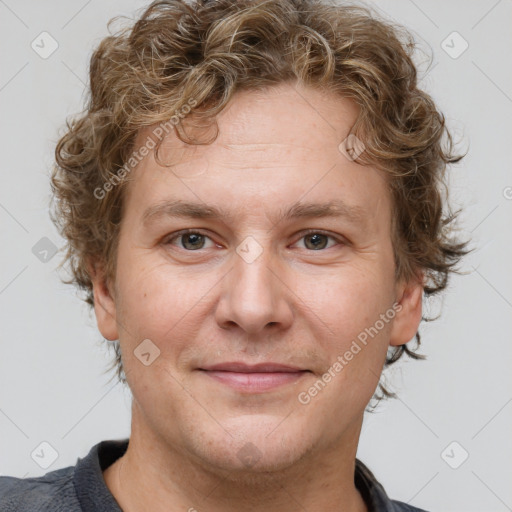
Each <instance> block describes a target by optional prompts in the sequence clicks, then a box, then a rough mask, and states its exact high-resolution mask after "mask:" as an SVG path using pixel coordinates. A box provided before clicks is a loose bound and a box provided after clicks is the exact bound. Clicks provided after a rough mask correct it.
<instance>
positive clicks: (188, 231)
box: [164, 229, 347, 252]
mask: <svg viewBox="0 0 512 512" xmlns="http://www.w3.org/2000/svg"><path fill="white" fill-rule="evenodd" d="M189 234H196V235H202V236H204V237H206V238H210V240H211V237H209V236H208V235H207V234H206V233H205V232H204V231H202V230H200V229H183V230H181V231H178V232H176V233H173V234H172V236H170V237H168V238H166V239H165V240H164V245H172V244H171V242H173V241H174V240H176V239H179V238H180V237H182V236H184V235H189ZM312 234H315V235H324V236H326V237H327V238H331V239H332V240H335V241H336V242H337V243H338V244H342V245H346V244H347V242H346V241H345V240H342V239H340V238H338V237H335V236H333V235H332V234H330V233H328V232H326V231H322V230H321V229H309V230H306V231H302V232H301V233H300V235H301V236H300V238H299V240H301V239H302V238H304V237H306V236H308V235H312ZM331 248H332V247H327V248H325V249H319V250H318V251H315V250H312V249H306V250H310V251H311V252H322V251H326V250H327V249H331ZM180 249H182V250H183V251H186V252H199V251H200V250H201V249H197V250H195V251H191V250H188V249H184V248H182V247H180Z"/></svg>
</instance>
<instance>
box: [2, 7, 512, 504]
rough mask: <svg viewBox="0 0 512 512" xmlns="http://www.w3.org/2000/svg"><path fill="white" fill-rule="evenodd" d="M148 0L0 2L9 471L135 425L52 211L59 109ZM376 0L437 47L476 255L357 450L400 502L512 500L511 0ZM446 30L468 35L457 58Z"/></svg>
mask: <svg viewBox="0 0 512 512" xmlns="http://www.w3.org/2000/svg"><path fill="white" fill-rule="evenodd" d="M143 5H145V3H144V2H142V1H135V0H130V1H127V0H115V1H110V2H108V3H107V2H100V1H99V0H89V1H85V2H83V1H69V0H68V1H66V2H64V1H63V0H62V1H57V0H51V1H46V2H35V1H32V2H29V1H16V2H15V1H14V0H5V1H4V0H0V48H1V55H0V108H1V113H2V116H1V119H2V123H1V125H0V129H1V132H0V141H1V147H2V153H1V155H2V159H1V165H0V168H1V174H2V181H1V183H2V186H1V187H0V226H1V231H0V233H1V247H2V249H1V252H2V265H1V266H0V312H1V313H0V314H1V325H2V328H1V340H0V343H1V345H0V347H1V355H0V474H8V475H14V476H20V477H28V476H39V475H42V474H44V473H46V472H47V471H50V470H54V469H57V468H60V467H64V466H67V465H71V464H75V462H76V459H77V457H78V456H81V457H82V456H84V455H85V454H86V453H87V452H88V450H89V449H90V447H91V446H92V445H93V444H94V443H96V442H98V441H100V440H103V439H116V438H122V437H127V436H128V435H129V421H130V410H129V404H130V394H129V391H126V390H123V389H122V387H121V385H119V384H116V383H115V382H116V381H115V380H111V381H109V375H107V374H105V373H104V370H105V367H106V365H107V363H108V361H109V357H110V355H109V353H108V352H107V350H106V345H105V344H104V343H103V340H102V338H101V335H100V334H99V332H98V331H97V329H96V326H95V319H94V316H93V315H91V314H89V312H88V310H87V307H86V305H85V304H82V302H81V301H80V300H79V299H78V297H77V295H76V293H75V291H74V290H73V289H72V287H70V286H67V285H64V284H61V283H60V281H59V278H58V274H57V273H56V270H55V269H56V266H57V264H58V262H59V261H60V254H59V253H58V254H56V255H55V256H53V257H51V251H49V252H47V253H46V254H45V253H44V250H48V249H51V247H52V246H53V245H55V246H60V245H61V243H62V240H61V239H60V238H59V236H58V235H57V233H56V231H55V229H54V227H53V225H52V224H51V221H50V219H49V216H48V201H49V191H50V189H49V180H48V176H49V169H50V167H51V164H52V158H53V150H54V146H55V143H56V141H57V139H58V135H59V133H61V132H60V131H59V130H61V129H62V125H63V122H64V120H65V118H66V117H67V116H68V115H70V114H72V113H75V112H77V111H79V110H81V108H82V101H83V89H84V83H86V82H87V65H88V59H89V56H90V54H91V51H92V48H93V47H94V46H95V45H96V44H97V43H98V42H99V41H100V39H101V38H102V37H104V36H105V35H107V29H106V23H107V21H108V20H109V19H110V18H112V17H113V16H115V15H120V14H126V15H133V14H134V12H135V10H136V9H138V8H140V7H142V6H143ZM373 5H375V6H376V5H377V3H374V4H373ZM378 10H379V11H380V12H381V13H382V14H384V15H385V16H386V17H388V18H392V19H395V20H396V21H397V22H398V23H400V24H404V25H405V26H406V27H408V28H409V29H410V30H412V31H413V33H414V34H415V36H416V38H417V40H418V42H419V43H420V46H421V48H423V49H424V50H425V51H426V52H433V55H434V58H433V63H432V66H431V69H430V71H428V73H427V64H428V57H427V56H426V55H423V56H422V55H421V54H418V64H419V66H420V73H421V77H422V85H423V87H424V88H425V89H426V90H427V91H429V92H430V93H431V94H432V95H433V96H434V98H435V100H436V101H437V103H438V105H439V107H440V109H441V110H442V111H443V112H444V113H445V115H446V117H447V120H448V124H449V127H450V129H451V130H452V131H453V133H454V134H455V136H456V137H457V139H458V140H460V145H459V148H460V149H461V150H464V149H466V148H469V154H468V156H467V157H466V158H465V159H464V160H463V162H461V163H460V164H458V165H456V166H454V167H453V168H452V171H451V184H452V204H453V205H455V206H457V205H459V206H462V207H464V208H465V211H464V215H463V216H462V218H461V229H462V234H463V235H470V236H471V237H472V239H473V245H474V246H475V247H476V251H475V252H474V253H473V254H472V255H470V256H469V257H468V258H466V260H465V261H464V264H463V269H464V270H466V271H467V274H466V275H464V276H461V277H456V278H454V279H453V280H452V282H451V286H450V288H449V290H448V292H447V293H446V294H445V296H444V298H443V300H439V301H437V302H435V303H434V304H432V305H431V311H432V312H434V313H435V312H436V311H439V310H440V309H442V312H443V314H442V317H441V318H440V319H439V320H437V321H436V322H433V323H430V324H428V325H424V326H423V327H422V333H423V352H424V353H426V354H428V360H427V361H426V362H415V361H410V362H405V363H404V364H400V366H399V367H398V368H396V369H394V370H393V371H391V372H390V373H389V379H390V382H391V383H392V384H393V386H394V388H395V389H397V390H398V391H399V398H398V399H397V400H394V401H391V402H388V403H386V404H382V405H381V406H380V407H379V409H378V411H377V412H376V413H375V414H373V415H368V416H367V418H366V420H365V423H364V426H363V433H362V437H361V443H360V449H359V454H358V456H359V457H360V458H361V459H362V460H363V461H365V462H366V463H367V464H368V465H369V466H370V468H371V469H372V470H374V472H375V473H376V475H377V477H378V478H379V479H380V480H381V482H382V483H383V485H384V486H385V488H386V489H387V491H388V493H389V494H390V495H391V496H392V497H393V498H395V499H401V500H403V501H406V502H410V503H411V504H413V505H416V506H419V507H422V508H426V509H428V510H442V511H444V512H449V511H458V512H462V511H464V512H470V511H486V512H491V511H493V512H494V511H495V512H501V511H505V510H512V486H511V485H510V482H511V476H512V475H511V473H512V472H511V464H512V463H511V461H512V438H511V436H510V431H511V429H510V427H511V423H512V403H511V402H512V386H511V385H510V384H511V380H512V379H511V373H510V365H511V362H512V361H511V360H512V343H511V341H512V340H511V336H510V332H511V327H512V325H511V324H512V286H511V285H512V273H511V272H510V253H511V247H512V230H511V229H510V225H511V223H510V220H511V213H512V199H511V198H512V188H511V187H512V173H511V165H510V146H511V143H512V133H511V132H512V129H511V123H510V120H511V113H512V85H511V84H512V80H511V78H512V69H511V66H510V51H511V49H512V31H511V30H510V20H511V19H512V18H511V15H512V2H511V0H500V1H496V0H485V1H483V0H482V1H474V0H473V1H462V0H458V1H452V2H445V1H441V0H437V1H429V2H421V3H420V1H419V0H415V1H412V0H395V1H380V2H378ZM43 31H46V32H48V33H49V34H51V37H52V38H53V39H54V40H56V41H57V43H58V48H57V50H56V51H55V52H54V53H53V54H51V55H50V56H48V57H47V58H42V57H41V56H40V55H39V54H38V53H36V52H35V51H34V50H33V49H32V47H31V43H32V41H34V40H35V41H36V43H35V44H39V45H40V46H42V44H43V43H41V37H47V36H39V35H40V34H41V32H43ZM454 31H456V32H458V33H459V34H460V36H461V37H462V38H463V39H464V40H466V41H467V43H468V44H469V47H468V49H467V50H466V51H465V52H464V53H462V54H461V55H460V56H458V57H457V58H453V53H454V52H459V51H460V49H461V48H462V46H461V44H463V42H462V40H460V39H458V36H457V35H455V36H453V35H450V34H452V32H454ZM447 37H448V39H447ZM445 40H446V42H445V43H444V44H445V45H448V46H450V47H451V49H449V51H450V52H452V56H450V55H449V54H448V53H447V52H446V51H445V50H444V49H443V48H442V46H441V45H442V44H443V43H442V42H443V41H445ZM38 42H39V43H38ZM49 49H51V41H50V40H49V39H46V40H45V43H44V50H45V51H48V50H49ZM39 51H43V49H42V48H41V49H40V50H39ZM44 237H46V238H47V239H49V240H46V239H44ZM41 239H43V241H41ZM34 247H35V249H34ZM45 257H46V259H47V260H48V261H46V262H44V261H41V258H42V259H43V260H44V258H45ZM453 441H455V442H456V443H458V444H457V445H451V446H450V447H449V448H448V449H447V450H445V449H446V448H447V447H448V446H449V445H450V443H452V442H453ZM41 442H47V443H49V444H50V445H51V446H52V447H53V448H54V449H55V451H56V455H57V458H56V459H55V461H53V463H52V464H51V466H49V467H48V469H45V468H42V467H40V465H38V464H37V463H36V461H38V458H37V456H35V455H34V458H32V457H31V454H33V453H34V450H35V453H36V454H37V453H45V456H44V457H46V459H45V460H43V459H44V457H43V459H41V460H39V461H38V462H40V463H43V464H44V463H45V461H46V463H47V464H48V463H49V462H51V456H52V453H53V452H52V450H51V449H49V448H48V447H47V446H46V445H43V446H42V447H41V446H40V443H41ZM41 450H42V451H41ZM466 452H467V453H468V454H469V457H468V458H467V460H465V461H464V462H463V463H462V464H461V461H462V460H463V458H464V456H465V453H466ZM443 453H444V456H442V454H443ZM41 461H42V462H41ZM448 462H449V463H450V464H451V465H452V466H457V465H459V464H460V465H459V467H458V468H457V469H453V468H452V467H450V466H449V464H448Z"/></svg>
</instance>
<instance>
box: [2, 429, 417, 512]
mask: <svg viewBox="0 0 512 512" xmlns="http://www.w3.org/2000/svg"><path fill="white" fill-rule="evenodd" d="M127 447H128V439H123V440H115V441H102V442H101V443H98V444H96V445H95V446H93V447H92V448H91V451H90V452H89V453H88V455H87V456H86V457H84V458H83V459H80V458H79V459H78V460H77V463H76V465H75V466H69V467H66V468H62V469H57V470H55V471H50V472H48V473H46V475H44V476H40V477H37V478H15V477H10V476H2V477H0V512H15V511H16V512H122V511H121V508H120V507H119V504H118V503H117V501H116V500H115V498H114V496H113V495H112V494H111V492H110V491H109V489H108V487H107V486H106V484H105V480H104V479H103V474H102V471H103V470H105V469H106V468H107V467H108V466H110V465H111V464H112V463H113V462H114V461H115V460H117V459H118V458H119V457H121V456H122V455H123V454H124V453H125V451H126V449H127ZM355 484H356V487H357V488H358V489H359V492H360V493H361V495H362V496H363V498H364V500H365V501H366V503H367V506H368V510H369V512H425V511H422V510H420V509H419V508H415V507H412V506H410V505H407V504H405V503H402V502H399V501H392V500H390V499H389V498H388V496H387V495H386V492H385V491H384V488H383V487H382V485H381V484H380V483H379V482H378V481H377V480H376V479H375V477H374V476H373V474H372V472H371V471H370V470H369V469H368V468H367V467H366V466H365V465H364V464H363V463H362V462H361V461H359V460H356V472H355Z"/></svg>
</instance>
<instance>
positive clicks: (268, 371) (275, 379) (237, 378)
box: [199, 362, 309, 393]
mask: <svg viewBox="0 0 512 512" xmlns="http://www.w3.org/2000/svg"><path fill="white" fill-rule="evenodd" d="M199 370H200V371H201V372H203V373H204V374H205V375H207V376H208V377H210V378H212V379H214V380H216V381H218V382H220V383H222V384H225V385H227V386H229V387H231V388H233V389H236V390H238V391H244V392H249V393H258V392H259V393H262V392H265V391H270V390H272V389H275V388H278V387H281V386H284V385H286V384H292V383H294V382H297V381H298V380H299V379H301V378H302V377H303V376H304V375H305V374H306V373H309V371H308V370H304V369H302V368H298V367H296V366H289V365H283V364H279V363H259V364H254V365H249V364H246V363H242V362H227V363H219V364H215V365H209V366H207V367H204V368H199Z"/></svg>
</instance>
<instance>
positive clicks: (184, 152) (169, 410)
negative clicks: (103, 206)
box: [91, 83, 422, 512]
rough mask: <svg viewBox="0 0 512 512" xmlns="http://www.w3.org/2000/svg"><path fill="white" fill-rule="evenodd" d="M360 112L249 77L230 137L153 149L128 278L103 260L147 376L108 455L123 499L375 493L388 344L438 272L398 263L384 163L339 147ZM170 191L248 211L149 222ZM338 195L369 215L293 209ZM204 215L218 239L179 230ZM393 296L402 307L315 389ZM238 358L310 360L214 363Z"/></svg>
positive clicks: (126, 247)
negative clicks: (366, 455)
mask: <svg viewBox="0 0 512 512" xmlns="http://www.w3.org/2000/svg"><path fill="white" fill-rule="evenodd" d="M357 115H358V107H357V106H356V104H355V103H353V102H352V101H351V100H349V99H346V98H340V97H338V96H334V95H332V93H326V92H320V91H318V90H315V89H312V88H309V87H307V86H299V85H298V84H291V83H287V84H281V85H279V86H277V87H273V88H270V89H267V90H265V91H260V92H255V91H245V92H241V93H237V94H236V95H235V96H234V97H233V99H232V100H231V102H230V103H229V104H228V106H227V107H226V108H225V109H224V110H223V111H222V112H221V113H220V114H219V115H218V117H217V122H218V126H219V131H220V132H219V136H218V138H217V140H216V141H215V142H214V143H213V144H211V145H204V146H187V145H186V144H184V143H182V142H181V141H179V139H178V138H177V137H176V136H175V134H174V133H171V134H170V135H169V136H168V137H167V138H166V140H165V143H164V146H163V147H162V150H161V154H160V157H161V158H162V159H163V160H164V161H170V160H171V157H172V163H173V164H174V165H173V166H172V167H161V166H160V165H158V164H157V163H156V161H155V159H154V155H153V154H152V153H151V154H150V155H148V156H147V157H146V158H145V159H144V160H143V161H142V162H141V163H140V164H139V165H138V166H137V168H136V169H134V170H133V171H132V173H133V176H132V178H133V181H131V182H130V183H129V184H128V187H127V189H126V203H125V210H124V216H123V220H122V223H121V231H120V238H119V250H118V256H117V258H118V259H117V272H116V276H115V282H108V280H106V279H105V277H104V275H103V273H102V272H101V265H95V266H94V270H93V265H91V272H92V273H93V286H94V298H95V313H96V318H97V322H98V326H99V329H100V331H101V333H102V334H103V336H104V337H105V338H106V339H108V340H116V339H119V340H120V343H121V349H122V353H123V361H124V368H125V372H126V375H127V381H128V384H129V386H130V388H131V391H132V393H133V404H132V432H131V437H130V443H129V447H128V450H127V452H126V454H125V455H124V456H123V457H121V458H120V459H119V460H118V461H116V462H115V463H114V464H112V465H111V466H110V467H109V468H107V469H106V470H105V471H104V477H105V481H106V484H107V486H108V487H109V489H110V490H111V492H112V494H113V495H114V497H115V498H116V499H117V501H118V502H119V504H120V506H121V507H122V509H123V510H125V511H128V512H131V511H136V510H143V509H144V510H152V511H155V512H159V511H164V510H165V511H166V512H169V511H182V510H183V511H185V510H189V511H191V512H192V511H193V510H197V511H198V512H201V511H203V510H204V511H208V512H220V511H222V512H231V511H239V510H251V511H255V512H259V511H266V512H269V511H280V512H287V511H294V512H295V511H296V510H298V508H303V509H304V510H332V511H335V510H340V511H341V510H343V511H349V512H355V511H358V512H359V511H365V510H367V507H366V505H365V504H364V502H363V499H362V498H361V495H360V494H359V492H358V490H357V489H356V488H355V486H354V481H353V477H354V463H355V456H356V450H357V444H358V441H359V435H360V430H361V426H362V421H363V413H364V409H365V407H366V405H367V404H368V401H369V400H370V398H371V397H372V395H373V393H374V391H375V389H376V386H377V384H378V378H379V376H380V374H381V371H382V368H383V364H384V361H385V357H386V352H387V349H388V347H389V346H390V345H394V346H396V345H400V344H404V343H406V342H408V341H409V340H410V339H412V338H413V337H414V334H415V333H416V331H417V328H418V325H419V322H420V320H421V297H422V285H421V282H420V281H419V280H415V281H411V282H397V281H396V280H395V266H394V259H393V247H392V240H391V211H392V205H391V198H390V194H389V191H388V187H387V182H386V179H385V176H384V175H383V174H382V173H381V171H379V170H377V169H373V168H371V167H363V166H361V165H359V164H357V162H355V161H351V160H349V159H347V158H346V157H345V156H344V155H343V154H342V153H341V152H340V151H339V149H338V145H339V144H340V142H341V141H343V140H344V139H345V138H346V137H347V135H348V133H349V130H350V128H351V126H352V125H353V123H354V122H355V120H356V118H357ZM148 133H150V131H148V130H147V129H146V130H145V131H141V133H140V134H139V137H138V143H140V144H142V143H143V141H145V140H146V137H147V135H148ZM167 199H181V200H187V201H194V202H198V203H201V204H208V205H213V206H217V207H221V208H224V209H226V210H228V211H229V212H230V213H232V214H233V215H232V217H230V218H224V219H205V218H200V219H198V218H175V217H160V218H158V219H157V220H155V221H154V222H152V223H150V224H148V225H146V226H144V225H143V223H142V217H143V213H144V211H145V210H146V209H147V208H149V207H151V206H153V205H155V204H157V203H159V202H161V201H164V200H167ZM336 199H341V200H343V201H344V202H345V203H346V204H347V205H349V206H350V207H357V208H359V210H360V213H361V216H360V218H358V219H356V220H354V219H348V218H347V217H325V218H322V217H318V218H292V219H282V220H280V221H279V220H278V215H279V213H280V212H281V211H283V210H284V209H285V208H286V207H288V206H290V205H291V204H293V203H295V202H296V201H298V200H300V201H301V202H317V203H325V202H327V201H329V200H336ZM188 228H190V229H198V230H200V234H203V235H205V238H204V239H202V238H199V241H198V240H197V237H196V239H192V240H191V239H190V238H187V237H186V236H185V237H177V238H174V239H172V236H171V235H172V234H173V233H176V232H178V231H180V230H182V229H188ZM308 229H313V230H321V231H323V232H327V234H326V236H322V234H320V235H317V238H315V237H314V236H313V239H314V240H313V242H316V244H317V245H318V246H320V248H318V249H315V247H316V245H315V244H314V243H312V239H311V235H310V236H309V237H308V236H306V235H307V234H306V233H304V230H308ZM247 237H253V239H254V240H256V241H257V243H258V244H259V247H260V249H261V254H260V255H259V257H258V258H257V259H255V260H254V261H252V262H250V263H249V262H247V261H246V260H245V259H244V258H242V257H241V256H240V255H239V254H238V253H237V251H236V249H237V247H244V245H243V243H244V240H245V241H247ZM318 237H319V238H318ZM191 241H192V243H191ZM194 244H195V245H194ZM201 244H203V245H201ZM191 246H192V249H191V248H190V247H191ZM194 247H198V248H194ZM251 250H252V251H254V250H255V249H254V246H253V248H252V249H251ZM394 303H398V304H400V311H399V312H396V314H395V316H394V318H393V320H392V321H389V322H388V323H386V324H385V326H384V328H382V329H381V330H380V331H379V332H378V334H377V335H376V336H375V337H373V338H372V339H371V341H370V342H369V343H368V344H367V345H366V346H364V347H363V348H362V350H361V351H360V352H359V353H357V355H355V356H354V357H353V359H352V360H351V361H350V362H348V364H347V365H346V366H344V368H343V370H342V371H341V372H339V373H337V374H336V376H335V377H334V378H332V380H331V381H330V382H329V383H328V384H327V385H326V386H325V387H324V388H323V389H322V390H321V391H320V392H319V393H318V394H317V395H316V396H314V397H313V398H311V401H310V402H309V403H308V404H307V405H304V404H302V403H300V402H299V400H298V395H299V393H300V392H303V391H307V390H308V389H309V388H310V387H311V386H312V385H313V384H314V383H315V382H316V381H317V380H318V379H319V378H321V376H322V375H323V374H324V373H325V372H327V371H328V370H329V368H330V367H331V366H332V365H333V363H334V362H335V361H336V360H337V356H339V355H343V354H344V353H345V352H346V351H347V350H348V348H349V347H350V345H351V343H352V341H353V340H355V339H356V338H357V336H358V334H359V333H361V332H362V331H364V329H365V328H369V327H370V326H372V325H374V324H375V322H376V320H378V319H379V315H381V314H383V313H385V312H386V311H389V310H390V308H392V305H393V304H394ZM144 339H150V340H151V342H152V343H153V344H154V345H155V346H157V347H158V349H159V350H160V355H159V356H158V357H157V358H156V359H155V360H154V361H153V362H152V363H151V364H150V365H149V366H145V365H144V364H142V363H141V361H140V360H139V359H138V358H137V357H136V356H135V355H134V350H135V349H136V348H137V346H138V345H139V344H140V343H141V342H142V340H144ZM226 361H243V362H246V363H247V364H256V363H260V362H268V361H271V362H277V363H281V364H288V365H294V366H297V367H300V368H301V369H304V370H308V372H304V373H302V374H301V376H300V377H299V378H298V379H297V380H295V381H293V382H291V383H288V384H285V385H282V386H280V387H277V388H274V389H271V390H268V391H265V392H259V393H256V392H244V391H240V390H237V389H233V388H232V387H230V386H228V385H226V384H224V383H221V382H219V381H217V380H215V379H213V378H211V376H209V375H208V374H206V373H205V372H203V371H201V370H199V369H198V368H202V367H204V366H207V365H211V364H216V363H221V362H226ZM244 447H245V448H244ZM241 449H243V450H245V452H244V451H243V450H242V452H239V451H240V450H241ZM247 451H249V455H252V456H253V457H252V462H251V463H248V462H247V459H244V458H243V457H242V456H241V455H240V453H247Z"/></svg>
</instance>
